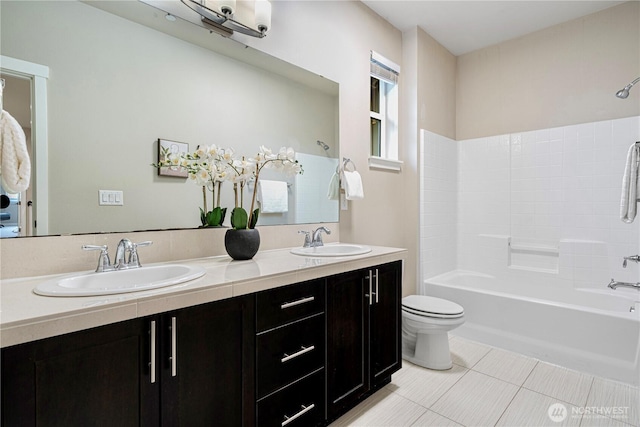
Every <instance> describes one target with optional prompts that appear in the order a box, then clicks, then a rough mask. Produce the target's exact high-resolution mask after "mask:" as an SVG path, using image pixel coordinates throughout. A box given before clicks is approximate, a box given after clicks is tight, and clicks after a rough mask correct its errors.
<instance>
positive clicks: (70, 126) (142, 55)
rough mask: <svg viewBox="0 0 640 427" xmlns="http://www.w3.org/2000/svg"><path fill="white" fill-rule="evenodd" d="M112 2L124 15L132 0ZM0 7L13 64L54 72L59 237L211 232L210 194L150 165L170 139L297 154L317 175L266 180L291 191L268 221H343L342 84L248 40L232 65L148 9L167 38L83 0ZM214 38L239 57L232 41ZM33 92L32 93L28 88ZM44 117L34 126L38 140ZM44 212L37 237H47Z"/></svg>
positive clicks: (52, 168) (228, 199)
mask: <svg viewBox="0 0 640 427" xmlns="http://www.w3.org/2000/svg"><path fill="white" fill-rule="evenodd" d="M109 3H111V5H110V6H109V7H111V8H118V7H120V6H121V7H130V6H131V5H130V3H132V2H109ZM136 3H137V2H136ZM0 7H1V19H2V21H1V45H0V50H1V51H2V54H3V56H8V57H13V58H18V59H21V60H23V61H30V62H33V63H36V64H41V65H45V66H48V67H49V70H50V77H49V79H48V82H47V104H48V114H47V119H48V133H47V134H48V162H47V163H48V164H47V166H48V173H47V180H46V182H47V186H48V188H47V190H48V200H49V203H48V204H47V206H46V209H45V212H46V213H47V214H48V218H46V221H47V226H48V227H41V228H48V233H47V234H75V233H95V232H116V231H117V232H126V231H134V230H155V229H169V228H194V227H198V226H199V225H200V212H199V207H200V206H201V205H202V191H201V188H200V187H198V186H196V185H194V184H193V183H192V182H189V180H188V179H186V178H184V177H175V176H167V175H159V174H158V171H157V169H155V168H153V167H151V164H152V163H156V162H157V161H158V140H159V139H162V140H169V141H176V142H179V143H181V144H182V146H186V147H188V150H189V151H194V150H195V149H196V148H197V147H198V146H199V145H213V144H215V145H217V146H218V147H223V148H232V149H233V150H234V151H235V153H236V154H239V155H246V156H247V157H252V156H255V155H256V154H257V153H258V151H259V148H260V146H262V145H264V146H266V147H268V148H271V149H272V150H274V151H278V150H279V148H280V147H282V146H286V147H292V148H293V149H294V150H295V152H296V156H297V160H298V161H299V162H300V163H301V164H302V165H303V168H304V174H302V175H296V176H295V177H287V176H284V175H281V174H278V173H277V171H270V173H269V175H268V176H266V175H265V176H264V177H263V176H261V179H268V180H274V181H286V182H287V184H288V185H287V188H288V191H287V194H286V206H287V207H286V208H285V209H281V211H280V212H273V213H269V214H264V215H261V216H260V221H259V223H258V225H259V226H260V225H271V224H296V223H308V222H336V221H338V202H337V201H335V200H329V199H328V198H327V188H328V185H329V182H330V180H331V177H332V175H333V173H334V172H335V169H336V166H337V165H338V158H337V157H338V153H339V147H338V128H337V122H338V113H337V103H338V99H337V98H338V88H337V84H335V83H333V82H328V81H327V80H326V79H324V78H322V77H320V76H314V75H311V73H308V72H305V71H302V70H300V69H298V68H297V67H294V66H292V65H290V64H286V66H283V64H281V63H278V66H277V67H272V66H269V67H268V68H269V69H265V68H263V67H262V66H260V65H261V64H263V63H264V64H272V63H275V62H277V61H274V59H273V58H267V57H265V55H264V54H262V53H259V52H258V53H257V52H256V51H255V50H253V49H251V48H247V47H246V46H244V45H241V44H239V43H237V42H231V44H232V45H234V48H235V49H236V52H234V53H233V55H232V56H233V58H231V57H229V56H225V55H222V54H220V53H217V52H216V51H214V50H213V49H215V47H209V46H207V47H203V46H202V43H189V42H187V41H184V40H182V39H180V38H177V37H174V36H172V35H170V34H166V32H164V31H165V29H164V27H166V26H169V25H172V24H175V25H176V28H177V29H176V32H177V33H180V32H182V33H183V32H184V31H186V30H185V28H187V27H195V26H194V25H193V24H191V23H189V22H186V21H184V20H182V19H178V20H176V21H175V22H172V23H171V22H168V21H166V20H165V19H164V16H163V15H162V13H161V12H160V11H159V10H158V9H154V8H152V7H150V6H148V5H144V4H142V3H137V4H136V7H138V8H139V9H137V13H139V14H141V15H144V16H145V19H148V20H156V21H157V22H158V23H160V24H159V25H161V26H164V27H163V28H162V31H158V30H157V29H152V28H149V27H148V26H143V25H140V24H138V23H135V22H132V21H130V20H127V19H123V18H122V17H120V16H116V15H114V14H111V13H108V12H106V11H104V10H101V9H99V8H96V7H92V6H91V5H88V4H84V3H81V2H67V1H43V2H20V1H3V2H1V3H0ZM163 21H165V22H163ZM178 26H182V27H178ZM185 26H186V27H185ZM166 31H169V32H171V30H170V29H169V30H166ZM188 31H199V32H205V33H207V32H206V30H204V29H202V28H199V27H196V29H195V30H193V29H191V28H189V30H188ZM206 35H207V36H209V37H211V38H212V42H215V40H216V39H220V40H221V42H223V43H226V45H225V46H226V48H227V49H228V46H229V43H230V42H229V41H228V40H226V39H222V38H221V37H220V36H218V35H215V34H212V35H209V34H208V33H207V34H206ZM214 44H215V43H214ZM245 52H246V54H247V55H249V56H250V57H251V59H248V60H247V61H248V62H245V61H243V60H242V55H243V54H244V53H245ZM261 57H262V58H263V60H262V61H261V60H260V58H261ZM256 58H258V60H256ZM2 72H3V77H4V76H5V75H6V76H9V74H10V70H6V69H5V68H3V70H2ZM9 84H13V83H11V82H7V85H9ZM26 86H27V87H28V86H29V85H28V84H27V85H26ZM22 96H23V97H24V98H29V97H30V96H31V95H30V94H29V93H28V90H27V91H26V92H25V93H24V94H23V95H22ZM7 102H8V101H7V100H6V99H5V101H4V104H5V105H4V107H5V109H6V110H7V111H9V112H10V113H11V111H10V109H11V108H12V107H11V105H8V104H7ZM10 104H12V103H10ZM15 108H16V109H17V107H15ZM16 114H17V111H16ZM12 115H14V116H16V115H15V114H13V113H12ZM33 119H34V118H33V117H30V118H27V119H24V120H22V121H21V125H22V126H23V128H24V129H25V130H26V132H25V133H28V129H29V126H28V125H29V120H33ZM319 141H320V142H321V143H320V142H319ZM34 169H35V168H34ZM34 173H35V174H37V173H38V170H34ZM32 181H33V178H32ZM101 190H102V191H111V192H115V194H116V195H120V198H119V200H118V202H119V203H109V201H110V199H109V198H108V197H109V196H107V203H104V200H103V198H102V197H101V196H100V194H101V193H100V191H101ZM107 194H109V193H107ZM25 197H26V199H25V200H29V196H25ZM233 197H234V196H233V189H232V186H231V185H229V184H226V183H225V184H223V188H222V190H221V205H222V206H228V207H232V206H233V203H234V201H233ZM33 203H34V205H37V204H38V200H37V199H35V200H33ZM41 211H42V210H37V211H36V212H41ZM3 212H4V210H3ZM34 216H35V217H34V218H33V223H36V227H35V228H34V229H33V230H32V235H41V233H39V232H38V227H37V221H38V219H39V218H37V215H34ZM24 218H26V215H25V216H24ZM29 221H30V220H27V222H29ZM227 222H228V220H227ZM29 228H30V227H24V228H23V229H24V230H25V231H24V232H23V233H22V234H21V235H28V234H29V232H27V229H29ZM14 234H16V233H14ZM18 234H19V233H18ZM3 237H6V236H4V235H3Z"/></svg>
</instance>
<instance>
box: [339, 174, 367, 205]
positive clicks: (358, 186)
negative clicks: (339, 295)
mask: <svg viewBox="0 0 640 427" xmlns="http://www.w3.org/2000/svg"><path fill="white" fill-rule="evenodd" d="M342 178H343V179H342V187H343V188H344V192H345V196H346V198H347V200H357V199H364V189H363V188H362V178H361V177H360V174H359V173H358V172H357V171H353V172H350V171H344V172H343V173H342Z"/></svg>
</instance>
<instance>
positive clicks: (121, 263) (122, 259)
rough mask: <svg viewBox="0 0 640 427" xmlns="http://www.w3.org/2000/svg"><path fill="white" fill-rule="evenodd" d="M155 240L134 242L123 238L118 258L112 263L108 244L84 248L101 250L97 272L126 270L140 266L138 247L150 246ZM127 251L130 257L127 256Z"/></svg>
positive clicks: (117, 254) (83, 247)
mask: <svg viewBox="0 0 640 427" xmlns="http://www.w3.org/2000/svg"><path fill="white" fill-rule="evenodd" d="M152 243H153V242H151V241H147V242H140V243H132V242H131V240H129V239H122V240H120V242H118V247H117V249H116V258H115V260H114V262H113V265H111V260H110V259H109V252H108V247H107V245H102V246H96V245H83V246H82V249H83V250H85V251H100V258H99V259H98V267H97V268H96V273H102V272H104V271H114V270H125V269H127V268H138V267H140V259H139V258H138V247H142V246H149V245H151V244H152ZM127 252H128V253H129V257H128V258H127Z"/></svg>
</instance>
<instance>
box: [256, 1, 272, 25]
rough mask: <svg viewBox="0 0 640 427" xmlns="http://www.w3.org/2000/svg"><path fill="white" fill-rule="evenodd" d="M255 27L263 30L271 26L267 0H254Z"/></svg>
mask: <svg viewBox="0 0 640 427" xmlns="http://www.w3.org/2000/svg"><path fill="white" fill-rule="evenodd" d="M255 12H256V27H257V28H258V30H260V31H262V32H265V31H267V30H268V29H269V28H271V3H269V1H268V0H256V6H255Z"/></svg>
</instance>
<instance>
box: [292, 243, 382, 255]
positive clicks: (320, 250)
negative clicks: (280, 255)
mask: <svg viewBox="0 0 640 427" xmlns="http://www.w3.org/2000/svg"><path fill="white" fill-rule="evenodd" d="M369 252H371V248H370V247H369V246H365V245H353V244H349V243H338V244H335V245H326V246H316V247H313V248H293V249H291V253H292V254H295V255H303V256H310V257H340V256H353V255H362V254H366V253H369Z"/></svg>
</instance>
